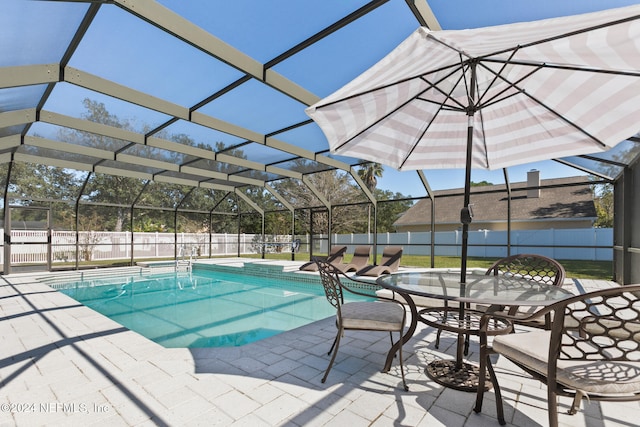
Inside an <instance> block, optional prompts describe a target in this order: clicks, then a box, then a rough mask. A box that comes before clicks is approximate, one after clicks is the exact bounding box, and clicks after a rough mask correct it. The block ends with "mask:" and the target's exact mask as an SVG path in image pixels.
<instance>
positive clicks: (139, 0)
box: [114, 0, 320, 105]
mask: <svg viewBox="0 0 640 427" xmlns="http://www.w3.org/2000/svg"><path fill="white" fill-rule="evenodd" d="M114 3H116V4H117V5H118V6H120V7H121V8H123V9H125V10H127V11H128V12H130V13H131V14H133V15H135V16H137V17H139V18H141V19H143V20H145V21H147V22H149V23H150V24H153V25H154V26H156V27H158V28H159V29H161V30H163V31H165V32H167V33H169V34H171V35H173V36H175V37H177V38H179V39H180V40H182V41H184V42H185V43H188V44H190V45H191V46H193V47H196V48H198V49H200V50H201V51H203V52H205V53H207V54H209V55H211V56H213V57H214V58H216V59H219V60H220V61H223V62H224V63H226V64H228V65H230V66H232V67H234V68H236V69H237V70H239V71H241V72H243V73H245V74H249V75H251V76H252V77H253V78H255V79H257V80H259V81H261V82H263V83H265V84H267V85H269V86H271V87H272V88H274V89H276V90H278V91H280V92H282V93H284V94H286V95H288V96H290V97H291V98H293V99H296V100H297V101H299V102H302V103H303V104H306V105H311V104H314V103H315V102H317V101H319V99H320V98H319V97H318V96H316V95H314V94H313V93H311V92H309V91H307V90H306V89H304V88H303V87H302V86H299V85H297V84H296V83H294V82H292V81H291V80H289V79H287V78H285V77H284V76H282V75H280V74H279V73H277V72H275V71H273V70H270V69H266V67H265V65H264V64H262V63H261V62H259V61H257V60H255V59H253V58H251V57H250V56H248V55H246V54H245V53H243V52H241V51H239V50H238V49H236V48H234V47H233V46H231V45H229V44H227V43H225V42H223V41H222V40H220V39H219V38H217V37H215V36H214V35H212V34H210V33H209V32H207V31H205V30H204V29H202V28H200V27H198V26H197V25H195V24H194V23H193V22H191V21H189V20H187V19H185V18H184V17H182V16H181V15H178V14H177V13H175V12H173V11H171V10H170V9H168V8H166V7H164V6H162V5H161V4H159V3H158V2H155V1H152V0H136V1H130V0H114Z"/></svg>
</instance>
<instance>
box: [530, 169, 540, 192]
mask: <svg viewBox="0 0 640 427" xmlns="http://www.w3.org/2000/svg"><path fill="white" fill-rule="evenodd" d="M527 187H540V171H539V170H537V169H531V170H530V171H529V172H527ZM527 197H528V198H530V199H531V198H538V197H540V188H530V189H529V190H527Z"/></svg>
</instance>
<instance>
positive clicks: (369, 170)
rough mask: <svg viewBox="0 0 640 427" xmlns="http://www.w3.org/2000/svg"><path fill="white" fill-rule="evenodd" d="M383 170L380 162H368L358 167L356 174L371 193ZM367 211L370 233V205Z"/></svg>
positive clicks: (369, 231) (369, 230) (368, 232)
mask: <svg viewBox="0 0 640 427" xmlns="http://www.w3.org/2000/svg"><path fill="white" fill-rule="evenodd" d="M383 171H384V169H383V167H382V165H381V164H380V163H375V162H374V163H368V164H367V165H366V166H362V167H360V169H358V176H359V177H360V179H362V180H363V181H364V184H365V185H366V186H367V188H368V189H369V191H370V192H371V193H373V190H375V188H376V186H377V185H378V178H382V172H383ZM368 208H369V212H368V217H367V234H370V233H371V205H370V204H369V205H368Z"/></svg>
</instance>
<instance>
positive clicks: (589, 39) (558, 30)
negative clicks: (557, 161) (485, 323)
mask: <svg viewBox="0 0 640 427" xmlns="http://www.w3.org/2000/svg"><path fill="white" fill-rule="evenodd" d="M306 112H307V114H308V115H309V116H310V117H311V118H312V119H313V120H314V121H315V122H316V123H317V124H318V125H319V126H320V128H321V129H322V131H323V132H324V133H325V135H326V137H327V140H328V141H329V146H330V149H331V151H332V152H333V153H335V154H340V155H345V156H351V157H356V158H360V159H364V160H370V161H374V162H379V163H382V164H386V165H389V166H392V167H394V168H396V169H398V170H415V169H434V168H443V169H448V168H466V181H465V201H464V207H463V210H462V214H461V222H462V223H463V242H462V244H463V246H462V258H463V265H462V267H463V269H462V270H463V282H464V271H465V269H466V249H467V248H466V236H467V231H468V223H469V222H470V216H469V215H468V212H469V210H468V205H469V193H470V181H471V172H470V170H471V168H483V169H499V168H505V167H508V166H513V165H517V164H522V163H529V162H534V161H540V160H547V159H551V158H559V157H565V156H573V155H579V154H587V153H594V152H598V151H603V150H607V149H609V148H610V147H613V146H614V145H616V144H617V143H619V142H621V141H623V140H625V139H627V138H629V137H631V136H633V135H635V134H636V133H637V132H638V131H639V130H640V5H635V6H629V7H624V8H618V9H610V10H605V11H602V12H596V13H589V14H583V15H575V16H569V17H561V18H553V19H546V20H541V21H533V22H521V23H515V24H509V25H501V26H494V27H485V28H477V29H469V30H451V31H430V30H429V29H427V28H418V29H417V30H416V31H415V32H414V33H413V34H411V35H410V36H409V37H408V38H407V39H406V40H405V41H403V42H402V43H401V44H400V45H399V46H398V47H396V48H395V49H394V50H393V51H391V52H390V53H389V54H388V55H387V56H386V57H384V58H383V59H382V60H380V61H379V62H378V63H377V64H375V65H374V66H373V67H371V68H370V69H369V70H367V71H365V72H364V73H363V74H361V75H360V76H358V77H357V78H356V79H354V80H353V81H351V82H350V83H348V84H347V85H345V86H344V87H342V88H341V89H339V90H338V91H336V92H335V93H333V94H331V95H330V96H328V97H326V98H324V99H322V100H321V101H319V102H318V103H316V104H314V105H312V106H310V107H309V108H307V110H306Z"/></svg>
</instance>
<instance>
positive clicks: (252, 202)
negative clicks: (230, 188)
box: [234, 188, 264, 216]
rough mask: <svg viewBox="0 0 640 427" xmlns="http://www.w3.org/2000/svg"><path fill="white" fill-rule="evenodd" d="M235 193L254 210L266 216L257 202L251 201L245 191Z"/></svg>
mask: <svg viewBox="0 0 640 427" xmlns="http://www.w3.org/2000/svg"><path fill="white" fill-rule="evenodd" d="M234 193H235V194H236V195H237V196H238V197H240V198H241V199H242V200H244V201H245V202H246V203H247V204H248V205H249V206H250V207H251V208H252V209H253V210H255V211H256V212H258V213H259V214H260V215H262V216H264V209H262V208H261V207H260V206H258V205H257V204H256V202H254V201H253V200H251V198H249V196H247V195H246V194H245V193H244V192H243V191H241V190H239V189H237V188H236V189H235V190H234Z"/></svg>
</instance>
